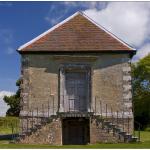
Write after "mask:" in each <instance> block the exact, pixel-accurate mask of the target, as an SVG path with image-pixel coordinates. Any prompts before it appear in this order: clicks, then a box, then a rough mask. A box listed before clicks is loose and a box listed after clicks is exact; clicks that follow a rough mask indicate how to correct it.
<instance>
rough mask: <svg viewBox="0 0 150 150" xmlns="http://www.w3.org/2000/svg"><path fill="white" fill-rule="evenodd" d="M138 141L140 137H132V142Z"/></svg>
mask: <svg viewBox="0 0 150 150" xmlns="http://www.w3.org/2000/svg"><path fill="white" fill-rule="evenodd" d="M137 141H138V137H135V136H132V138H131V141H130V142H137Z"/></svg>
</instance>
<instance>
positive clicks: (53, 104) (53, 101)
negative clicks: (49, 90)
mask: <svg viewBox="0 0 150 150" xmlns="http://www.w3.org/2000/svg"><path fill="white" fill-rule="evenodd" d="M53 115H54V95H53Z"/></svg>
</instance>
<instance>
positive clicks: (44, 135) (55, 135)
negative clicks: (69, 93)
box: [19, 118, 62, 145]
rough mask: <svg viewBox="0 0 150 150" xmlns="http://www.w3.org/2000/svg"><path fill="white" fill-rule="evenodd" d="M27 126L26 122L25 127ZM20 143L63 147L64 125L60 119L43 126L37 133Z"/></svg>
mask: <svg viewBox="0 0 150 150" xmlns="http://www.w3.org/2000/svg"><path fill="white" fill-rule="evenodd" d="M25 124H26V122H25V120H24V125H25ZM19 143H27V144H50V145H62V125H61V120H60V118H57V119H53V121H52V122H51V123H48V124H46V125H44V126H42V128H41V129H38V130H37V131H36V132H35V133H32V135H30V136H26V137H25V139H21V140H20V142H19Z"/></svg>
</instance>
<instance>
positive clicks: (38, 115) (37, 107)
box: [37, 107, 39, 124]
mask: <svg viewBox="0 0 150 150" xmlns="http://www.w3.org/2000/svg"><path fill="white" fill-rule="evenodd" d="M38 117H39V110H38V107H37V124H38V120H39V118H38Z"/></svg>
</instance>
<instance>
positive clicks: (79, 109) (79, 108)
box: [78, 96, 81, 111]
mask: <svg viewBox="0 0 150 150" xmlns="http://www.w3.org/2000/svg"><path fill="white" fill-rule="evenodd" d="M78 101H79V111H80V110H81V107H80V105H81V104H80V96H79V99H78Z"/></svg>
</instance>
